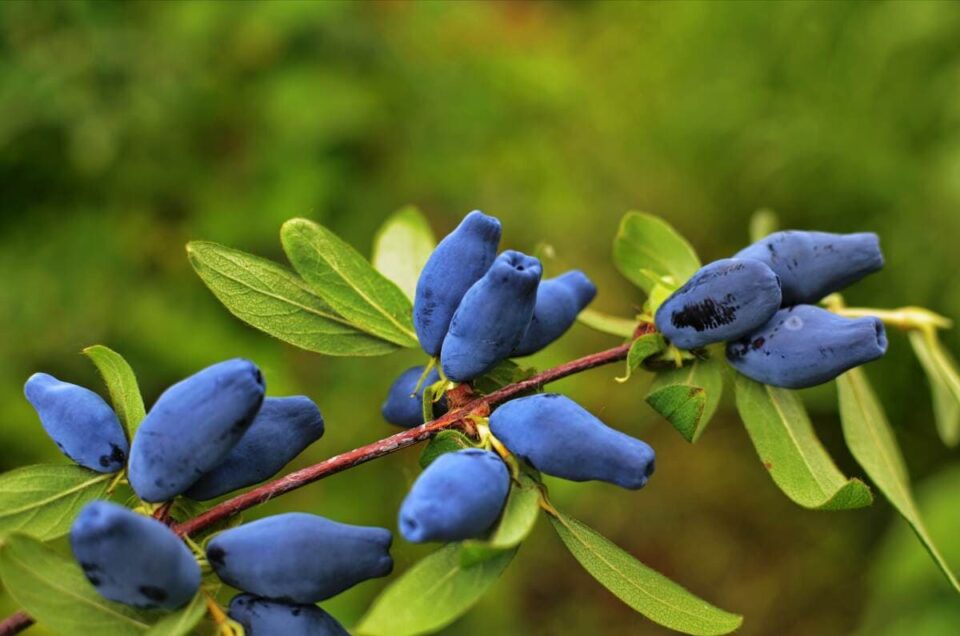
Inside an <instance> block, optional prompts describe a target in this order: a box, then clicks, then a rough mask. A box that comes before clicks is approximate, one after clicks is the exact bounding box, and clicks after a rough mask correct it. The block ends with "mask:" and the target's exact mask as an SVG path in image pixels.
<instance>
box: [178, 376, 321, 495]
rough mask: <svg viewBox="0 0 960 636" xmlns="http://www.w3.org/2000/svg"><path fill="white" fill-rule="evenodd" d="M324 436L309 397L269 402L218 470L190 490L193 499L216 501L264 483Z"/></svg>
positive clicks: (261, 409) (200, 480) (314, 406)
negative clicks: (220, 497)
mask: <svg viewBox="0 0 960 636" xmlns="http://www.w3.org/2000/svg"><path fill="white" fill-rule="evenodd" d="M322 436H323V416H322V415H321V414H320V409H318V408H317V405H316V404H314V403H313V400H311V399H310V398H308V397H304V396H302V395H298V396H294V397H282V398H267V399H265V400H264V401H263V406H261V407H260V411H259V412H258V413H257V416H256V417H255V418H254V420H253V423H252V424H251V425H250V428H248V429H247V432H246V433H244V434H243V437H241V438H240V441H239V442H237V445H236V446H234V447H233V450H231V451H230V453H229V454H228V455H227V457H226V459H224V460H223V461H222V462H221V463H219V464H218V465H217V466H216V468H214V469H212V470H211V471H210V472H208V473H206V474H205V475H204V476H203V477H201V478H200V479H199V480H198V481H197V482H196V483H195V484H193V485H192V486H190V488H189V489H188V490H187V491H186V495H187V496H188V497H190V498H192V499H199V500H204V499H213V498H214V497H219V496H220V495H223V494H226V493H228V492H231V491H234V490H237V489H238V488H245V487H247V486H250V485H253V484H256V483H258V482H261V481H263V480H264V479H267V478H269V477H272V476H273V475H275V474H277V472H278V471H279V470H280V469H281V468H283V467H284V466H285V465H286V464H287V463H288V462H290V460H292V459H293V458H294V457H296V456H297V455H299V454H300V453H301V452H302V451H303V449H305V448H306V447H307V446H309V445H310V444H312V443H314V442H315V441H317V440H318V439H320V438H321V437H322Z"/></svg>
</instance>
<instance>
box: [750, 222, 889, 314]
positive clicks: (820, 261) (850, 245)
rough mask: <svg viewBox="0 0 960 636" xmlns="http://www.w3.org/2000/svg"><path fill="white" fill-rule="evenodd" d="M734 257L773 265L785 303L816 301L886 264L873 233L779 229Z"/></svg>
mask: <svg viewBox="0 0 960 636" xmlns="http://www.w3.org/2000/svg"><path fill="white" fill-rule="evenodd" d="M734 258H751V259H755V260H758V261H763V262H764V263H766V264H767V265H769V266H770V269H772V270H773V271H774V272H776V273H777V275H778V276H779V277H780V284H781V287H782V289H783V304H784V305H785V306H786V305H798V304H801V303H815V302H817V301H818V300H820V299H821V298H823V297H824V296H826V295H827V294H830V293H833V292H835V291H839V290H841V289H843V288H844V287H846V286H848V285H850V284H852V283H855V282H856V281H858V280H860V279H861V278H863V277H864V276H866V275H867V274H871V273H873V272H875V271H877V270H878V269H880V268H881V267H883V253H882V252H881V251H880V239H879V238H878V237H877V235H876V234H873V233H872V232H862V233H859V234H829V233H827V232H801V231H796V230H790V231H785V232H776V233H774V234H771V235H770V236H768V237H766V238H764V239H762V240H760V241H757V242H756V243H754V244H753V245H751V246H750V247H747V248H746V249H744V250H741V251H740V252H739V253H737V255H736V256H735V257H734Z"/></svg>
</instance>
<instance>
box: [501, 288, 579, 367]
mask: <svg viewBox="0 0 960 636" xmlns="http://www.w3.org/2000/svg"><path fill="white" fill-rule="evenodd" d="M596 295H597V286H596V285H594V284H593V281H591V280H590V279H589V278H587V275H586V274H584V273H583V272H581V271H579V270H573V271H569V272H566V273H564V274H561V275H560V276H557V277H555V278H549V279H547V280H545V281H541V282H540V286H539V287H538V288H537V302H536V305H535V306H534V308H533V317H532V318H531V319H530V324H529V325H528V326H527V330H526V332H525V333H524V334H523V338H522V339H521V340H520V344H518V345H517V346H516V348H515V349H514V350H513V355H515V356H528V355H531V354H533V353H536V352H537V351H540V350H541V349H543V348H544V347H546V346H547V345H549V344H550V343H551V342H553V341H554V340H556V339H557V338H559V337H560V336H562V335H563V334H564V333H566V331H567V329H569V328H570V326H571V325H572V324H573V323H574V321H575V320H576V319H577V314H579V313H580V312H581V311H583V309H584V307H586V306H587V305H589V304H590V303H591V301H593V299H594V297H595V296H596Z"/></svg>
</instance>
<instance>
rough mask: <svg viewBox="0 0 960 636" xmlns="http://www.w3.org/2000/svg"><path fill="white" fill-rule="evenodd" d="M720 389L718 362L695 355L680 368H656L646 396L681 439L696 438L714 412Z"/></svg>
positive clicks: (720, 378)
mask: <svg viewBox="0 0 960 636" xmlns="http://www.w3.org/2000/svg"><path fill="white" fill-rule="evenodd" d="M722 393H723V374H722V367H721V365H720V362H719V361H717V360H716V359H715V358H708V359H706V360H703V359H695V360H693V361H692V362H690V363H689V364H686V365H684V366H683V367H680V368H674V369H665V370H663V371H657V375H656V377H655V378H654V380H653V383H652V384H651V385H650V392H649V393H647V397H646V400H647V404H649V405H650V406H651V407H652V408H653V410H655V411H656V412H657V413H659V414H660V415H662V416H663V417H665V418H666V419H667V421H669V422H670V423H671V424H673V426H674V428H676V429H677V430H678V431H679V432H680V434H681V435H683V437H684V439H686V440H687V441H688V442H696V441H697V440H698V439H699V438H700V435H702V434H703V431H704V430H705V429H706V428H707V424H709V423H710V420H711V419H712V418H713V415H714V413H716V411H717V406H718V405H719V404H720V396H721V395H722Z"/></svg>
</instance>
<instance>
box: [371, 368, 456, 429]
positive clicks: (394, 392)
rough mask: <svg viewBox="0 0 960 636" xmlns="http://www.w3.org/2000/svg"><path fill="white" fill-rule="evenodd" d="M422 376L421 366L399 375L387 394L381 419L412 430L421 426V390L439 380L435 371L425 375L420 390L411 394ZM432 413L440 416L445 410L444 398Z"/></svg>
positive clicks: (434, 406)
mask: <svg viewBox="0 0 960 636" xmlns="http://www.w3.org/2000/svg"><path fill="white" fill-rule="evenodd" d="M421 375H423V366H419V367H410V368H409V369H407V370H406V371H404V372H403V373H401V374H400V375H399V376H398V377H397V379H396V380H394V381H393V384H391V385H390V390H389V391H388V392H387V399H386V400H384V402H383V406H382V407H381V408H380V412H381V413H382V414H383V419H385V420H387V421H388V422H390V423H391V424H396V425H397V426H405V427H407V428H412V427H414V426H420V425H421V424H423V388H424V387H426V386H429V385H431V384H433V383H434V382H436V381H438V380H439V379H440V375H439V374H438V373H437V371H436V369H434V370H433V371H431V372H430V373H428V374H427V377H426V379H425V380H424V381H423V384H422V385H421V387H420V390H418V391H417V392H416V394H414V393H413V390H414V389H415V388H416V386H417V382H418V381H419V380H420V376H421ZM433 410H434V413H437V414H441V413H445V412H446V410H447V402H446V398H441V399H440V401H438V402H436V403H435V404H434V405H433Z"/></svg>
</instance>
